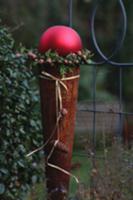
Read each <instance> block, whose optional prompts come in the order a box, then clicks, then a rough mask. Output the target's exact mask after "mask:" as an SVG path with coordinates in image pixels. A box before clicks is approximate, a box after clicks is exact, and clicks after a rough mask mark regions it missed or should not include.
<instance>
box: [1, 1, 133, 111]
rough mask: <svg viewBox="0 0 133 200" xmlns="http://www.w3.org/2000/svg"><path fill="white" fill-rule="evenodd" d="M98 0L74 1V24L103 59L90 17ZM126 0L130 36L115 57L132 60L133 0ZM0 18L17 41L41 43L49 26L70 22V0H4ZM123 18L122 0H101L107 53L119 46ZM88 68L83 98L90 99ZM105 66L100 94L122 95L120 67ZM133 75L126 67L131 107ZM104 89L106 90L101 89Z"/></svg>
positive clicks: (99, 27)
mask: <svg viewBox="0 0 133 200" xmlns="http://www.w3.org/2000/svg"><path fill="white" fill-rule="evenodd" d="M94 2H95V0H75V1H73V27H74V28H75V29H76V30H77V31H78V32H79V34H80V35H81V37H82V39H83V42H84V46H85V47H87V48H88V49H90V50H91V51H92V52H94V54H95V56H94V59H95V60H99V58H98V56H97V54H96V52H95V49H94V48H93V44H92V41H91V38H90V17H91V11H92V7H93V3H94ZM124 4H125V7H126V10H127V16H128V30H127V37H126V40H125V42H124V46H123V48H122V49H121V51H120V52H118V54H117V56H116V57H115V60H117V61H125V62H126V61H127V62H130V61H132V57H133V56H132V51H133V45H131V44H132V35H133V24H132V18H133V12H132V10H133V4H132V1H131V0H129V1H124ZM0 18H1V20H2V23H3V24H6V25H7V26H9V27H10V29H11V31H12V33H13V35H14V37H15V39H16V41H17V44H19V43H20V42H22V43H23V44H24V45H26V47H31V48H33V47H37V45H38V41H39V37H40V35H41V34H42V32H43V31H44V30H46V29H47V27H49V26H52V25H56V24H65V25H68V0H64V1H63V3H62V0H52V1H49V0H39V1H36V0H32V1H26V0H19V1H18V0H12V1H10V0H7V1H5V0H0ZM120 21H121V13H120V8H119V4H118V1H117V0H113V1H106V0H103V1H101V6H100V7H99V10H98V13H97V17H96V31H97V38H98V41H99V45H100V47H101V48H102V49H103V50H104V52H106V54H107V55H108V54H110V52H111V51H112V49H113V48H114V47H115V46H116V38H117V35H118V33H119V32H120V29H121V23H120ZM88 68H89V67H85V68H84V69H83V70H81V81H80V94H79V99H80V100H83V99H87V98H89V97H90V95H91V94H90V93H91V88H89V87H90V86H89V85H90V84H89V82H88V80H90V79H91V74H90V75H89V69H88ZM105 68H106V69H105V70H102V73H103V77H102V80H101V82H100V83H99V81H98V88H97V90H98V94H99V95H100V98H101V97H102V96H105V98H106V96H107V99H112V97H113V96H118V69H117V68H112V69H111V70H110V69H109V70H108V71H107V69H108V68H109V67H108V66H105ZM97 76H98V75H97ZM132 77H133V71H132V70H131V69H125V73H124V77H123V97H124V100H125V102H126V103H128V105H129V108H130V109H131V107H132V96H133V90H132V82H131V81H132ZM98 79H99V78H98ZM88 84H89V85H88ZM99 84H100V88H99ZM99 91H100V92H99ZM102 91H103V93H101V92H102ZM106 93H107V94H106ZM109 94H111V95H109Z"/></svg>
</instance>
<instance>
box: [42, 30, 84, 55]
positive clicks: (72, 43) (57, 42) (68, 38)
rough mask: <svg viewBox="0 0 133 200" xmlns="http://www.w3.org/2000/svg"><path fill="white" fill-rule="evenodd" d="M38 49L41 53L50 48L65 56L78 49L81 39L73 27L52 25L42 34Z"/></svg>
mask: <svg viewBox="0 0 133 200" xmlns="http://www.w3.org/2000/svg"><path fill="white" fill-rule="evenodd" d="M38 49H39V51H40V52H41V53H45V52H46V51H48V50H50V49H51V50H54V51H56V52H57V53H58V54H59V55H61V56H65V55H68V54H69V53H76V52H78V51H80V50H81V49H82V41H81V38H80V36H79V35H78V33H77V32H76V31H75V30H74V29H72V28H70V27H67V26H53V27H50V28H49V29H47V30H46V31H45V32H44V33H43V34H42V36H41V38H40V42H39V47H38Z"/></svg>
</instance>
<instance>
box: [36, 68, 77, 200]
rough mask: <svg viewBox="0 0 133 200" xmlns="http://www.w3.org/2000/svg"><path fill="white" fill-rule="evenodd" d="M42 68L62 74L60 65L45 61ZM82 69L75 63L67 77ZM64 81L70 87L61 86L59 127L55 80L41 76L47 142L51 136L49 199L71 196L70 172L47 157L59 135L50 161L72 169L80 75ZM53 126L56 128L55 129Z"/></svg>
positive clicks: (42, 105)
mask: <svg viewBox="0 0 133 200" xmlns="http://www.w3.org/2000/svg"><path fill="white" fill-rule="evenodd" d="M43 71H45V72H47V73H48V74H52V75H53V76H54V77H58V78H61V76H60V74H59V72H58V68H57V66H54V67H53V66H48V65H44V66H43V67H42V68H41V70H40V74H41V73H42V72H43ZM79 73H80V69H79V67H75V68H73V70H72V72H70V73H67V74H66V77H72V76H75V75H79ZM63 83H64V84H65V86H66V87H67V92H66V91H65V89H63V87H61V97H62V105H63V108H62V111H60V112H62V113H61V118H60V121H59V126H58V130H57V128H55V126H56V122H57V102H56V101H57V98H56V89H55V88H56V85H55V84H56V81H54V80H48V79H45V78H44V79H43V78H40V96H41V110H42V124H43V134H44V143H46V142H47V141H48V140H49V138H50V141H49V142H48V144H47V146H46V147H45V148H44V151H45V160H46V162H45V172H46V185H47V193H48V195H47V199H48V200H57V199H58V200H65V199H67V198H68V190H69V181H70V176H69V175H67V174H65V173H63V172H62V171H60V170H58V169H56V168H53V167H50V166H49V165H48V163H47V158H48V156H49V154H50V152H51V149H52V148H53V145H54V142H55V141H56V140H57V137H58V135H59V138H60V139H59V142H58V144H57V145H56V146H55V148H54V151H53V152H52V154H51V157H50V159H49V161H48V162H49V163H51V164H52V165H54V166H58V167H60V168H62V169H64V170H66V171H67V172H70V170H71V159H72V151H73V141H74V126H75V114H76V103H77V96H78V83H79V78H75V79H73V80H67V81H63ZM58 103H59V102H58ZM54 129H55V131H54V133H53V130H54ZM51 134H53V135H51Z"/></svg>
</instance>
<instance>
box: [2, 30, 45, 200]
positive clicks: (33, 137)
mask: <svg viewBox="0 0 133 200" xmlns="http://www.w3.org/2000/svg"><path fill="white" fill-rule="evenodd" d="M14 45H15V44H14V40H13V39H12V37H11V35H10V34H9V32H8V30H7V29H6V28H4V27H0V135H1V136H0V137H1V138H0V199H2V200H20V199H23V194H25V192H27V190H28V189H29V187H30V185H31V184H32V183H35V182H37V181H39V180H40V179H41V178H42V174H43V173H41V171H42V169H41V167H40V156H41V155H40V156H39V155H37V156H36V155H35V156H33V157H32V158H30V159H28V158H26V154H27V153H29V151H31V150H32V148H36V147H37V146H39V145H41V141H42V135H41V134H40V133H41V131H40V112H39V108H38V102H39V94H38V89H37V88H36V86H34V85H35V84H34V83H35V76H34V75H33V72H32V71H31V68H30V67H29V63H28V61H27V60H28V59H27V54H26V50H25V48H24V47H23V46H20V48H18V49H17V50H16V49H14ZM31 85H32V86H31Z"/></svg>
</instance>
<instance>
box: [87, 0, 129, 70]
mask: <svg viewBox="0 0 133 200" xmlns="http://www.w3.org/2000/svg"><path fill="white" fill-rule="evenodd" d="M119 4H120V8H121V11H122V15H123V32H122V35H121V38H120V40H119V42H118V44H117V47H116V48H115V50H114V51H113V53H112V54H111V55H110V56H109V57H107V56H106V55H105V54H104V53H103V52H102V50H101V49H100V47H99V45H98V43H97V39H96V35H95V16H96V12H97V8H98V5H99V2H98V1H97V5H96V7H95V9H94V11H93V14H92V20H91V34H92V40H93V43H94V47H95V49H96V51H97V53H98V54H99V55H100V57H101V58H102V59H103V60H104V63H108V64H110V65H114V66H118V67H133V63H117V62H114V61H112V60H111V58H112V57H114V55H115V54H116V53H117V52H118V51H119V50H120V49H121V47H122V45H123V42H124V39H125V36H126V30H127V15H126V10H125V7H124V3H123V1H122V0H119ZM94 64H98V63H94Z"/></svg>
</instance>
